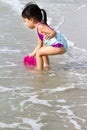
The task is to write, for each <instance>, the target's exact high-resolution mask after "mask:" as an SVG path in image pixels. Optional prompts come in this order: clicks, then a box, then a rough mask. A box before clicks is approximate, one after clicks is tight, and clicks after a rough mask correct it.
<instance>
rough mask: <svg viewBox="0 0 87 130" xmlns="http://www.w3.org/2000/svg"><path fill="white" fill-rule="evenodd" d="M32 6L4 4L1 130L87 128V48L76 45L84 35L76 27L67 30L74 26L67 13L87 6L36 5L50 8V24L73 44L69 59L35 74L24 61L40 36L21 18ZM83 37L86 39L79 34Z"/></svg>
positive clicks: (72, 2)
mask: <svg viewBox="0 0 87 130" xmlns="http://www.w3.org/2000/svg"><path fill="white" fill-rule="evenodd" d="M27 2H29V0H22V1H21V0H20V1H18V0H6V1H5V0H0V130H86V129H87V50H86V49H85V47H84V46H83V48H82V47H81V46H79V47H77V46H76V44H77V43H80V42H81V37H80V39H79V38H78V39H75V37H76V36H75V35H72V33H73V31H74V30H73V28H74V26H73V27H72V31H71V32H69V31H68V30H69V23H70V22H71V25H73V23H72V20H71V18H70V17H69V18H68V15H69V16H70V14H74V16H75V15H76V13H78V15H79V11H80V10H81V9H83V8H86V7H87V3H86V1H85V0H83V1H80V0H44V1H41V0H36V1H34V2H36V3H38V4H39V5H40V6H41V8H46V11H47V12H48V23H49V24H50V25H51V26H53V27H54V28H55V29H59V30H60V31H62V32H63V33H64V34H65V35H66V37H67V39H69V44H70V45H71V43H72V45H73V44H74V46H72V47H71V48H70V49H69V51H68V53H66V54H64V55H57V56H51V57H50V63H51V67H52V69H51V70H50V71H49V72H43V73H42V74H32V73H30V71H29V70H27V68H26V67H25V66H24V65H23V62H22V61H23V57H24V56H25V55H26V54H28V53H30V52H31V51H32V50H33V49H34V48H35V46H36V45H37V37H36V34H35V32H34V31H32V30H29V29H28V28H27V27H26V26H25V24H24V22H23V20H22V18H21V11H22V9H23V6H24V5H25V4H26V3H27ZM84 13H86V12H84ZM72 17H73V16H72ZM68 20H69V21H68ZM70 20H71V21H70ZM76 21H78V19H77V20H76ZM66 22H69V23H68V27H67V28H65V27H66V25H65V24H67V23H66ZM84 25H85V24H84ZM86 27H87V26H86ZM81 28H82V26H81ZM78 34H79V35H80V36H82V34H81V32H80V31H79V30H78ZM84 36H85V32H84ZM77 37H78V36H77ZM77 37H76V38H77Z"/></svg>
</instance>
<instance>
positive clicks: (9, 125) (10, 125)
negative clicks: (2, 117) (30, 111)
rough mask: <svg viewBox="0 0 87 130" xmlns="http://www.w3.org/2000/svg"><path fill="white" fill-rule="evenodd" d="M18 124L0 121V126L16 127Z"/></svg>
mask: <svg viewBox="0 0 87 130" xmlns="http://www.w3.org/2000/svg"><path fill="white" fill-rule="evenodd" d="M19 125H20V123H12V124H6V123H2V122H0V128H16V127H17V126H19Z"/></svg>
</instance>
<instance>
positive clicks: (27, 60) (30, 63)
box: [23, 55, 36, 67]
mask: <svg viewBox="0 0 87 130" xmlns="http://www.w3.org/2000/svg"><path fill="white" fill-rule="evenodd" d="M23 62H24V65H27V66H32V67H34V66H36V58H35V57H29V56H28V55H27V56H25V57H24V60H23Z"/></svg>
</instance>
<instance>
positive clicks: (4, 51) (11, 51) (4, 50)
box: [0, 47, 21, 53]
mask: <svg viewBox="0 0 87 130" xmlns="http://www.w3.org/2000/svg"><path fill="white" fill-rule="evenodd" d="M20 52H21V50H12V49H8V48H6V47H5V48H2V49H0V53H20Z"/></svg>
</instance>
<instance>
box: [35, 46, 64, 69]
mask: <svg viewBox="0 0 87 130" xmlns="http://www.w3.org/2000/svg"><path fill="white" fill-rule="evenodd" d="M63 53H65V49H64V47H60V48H57V47H52V46H47V47H45V46H44V47H41V48H40V49H39V50H38V51H37V53H36V59H37V69H38V70H42V69H43V58H42V57H43V56H46V55H56V54H63Z"/></svg>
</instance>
